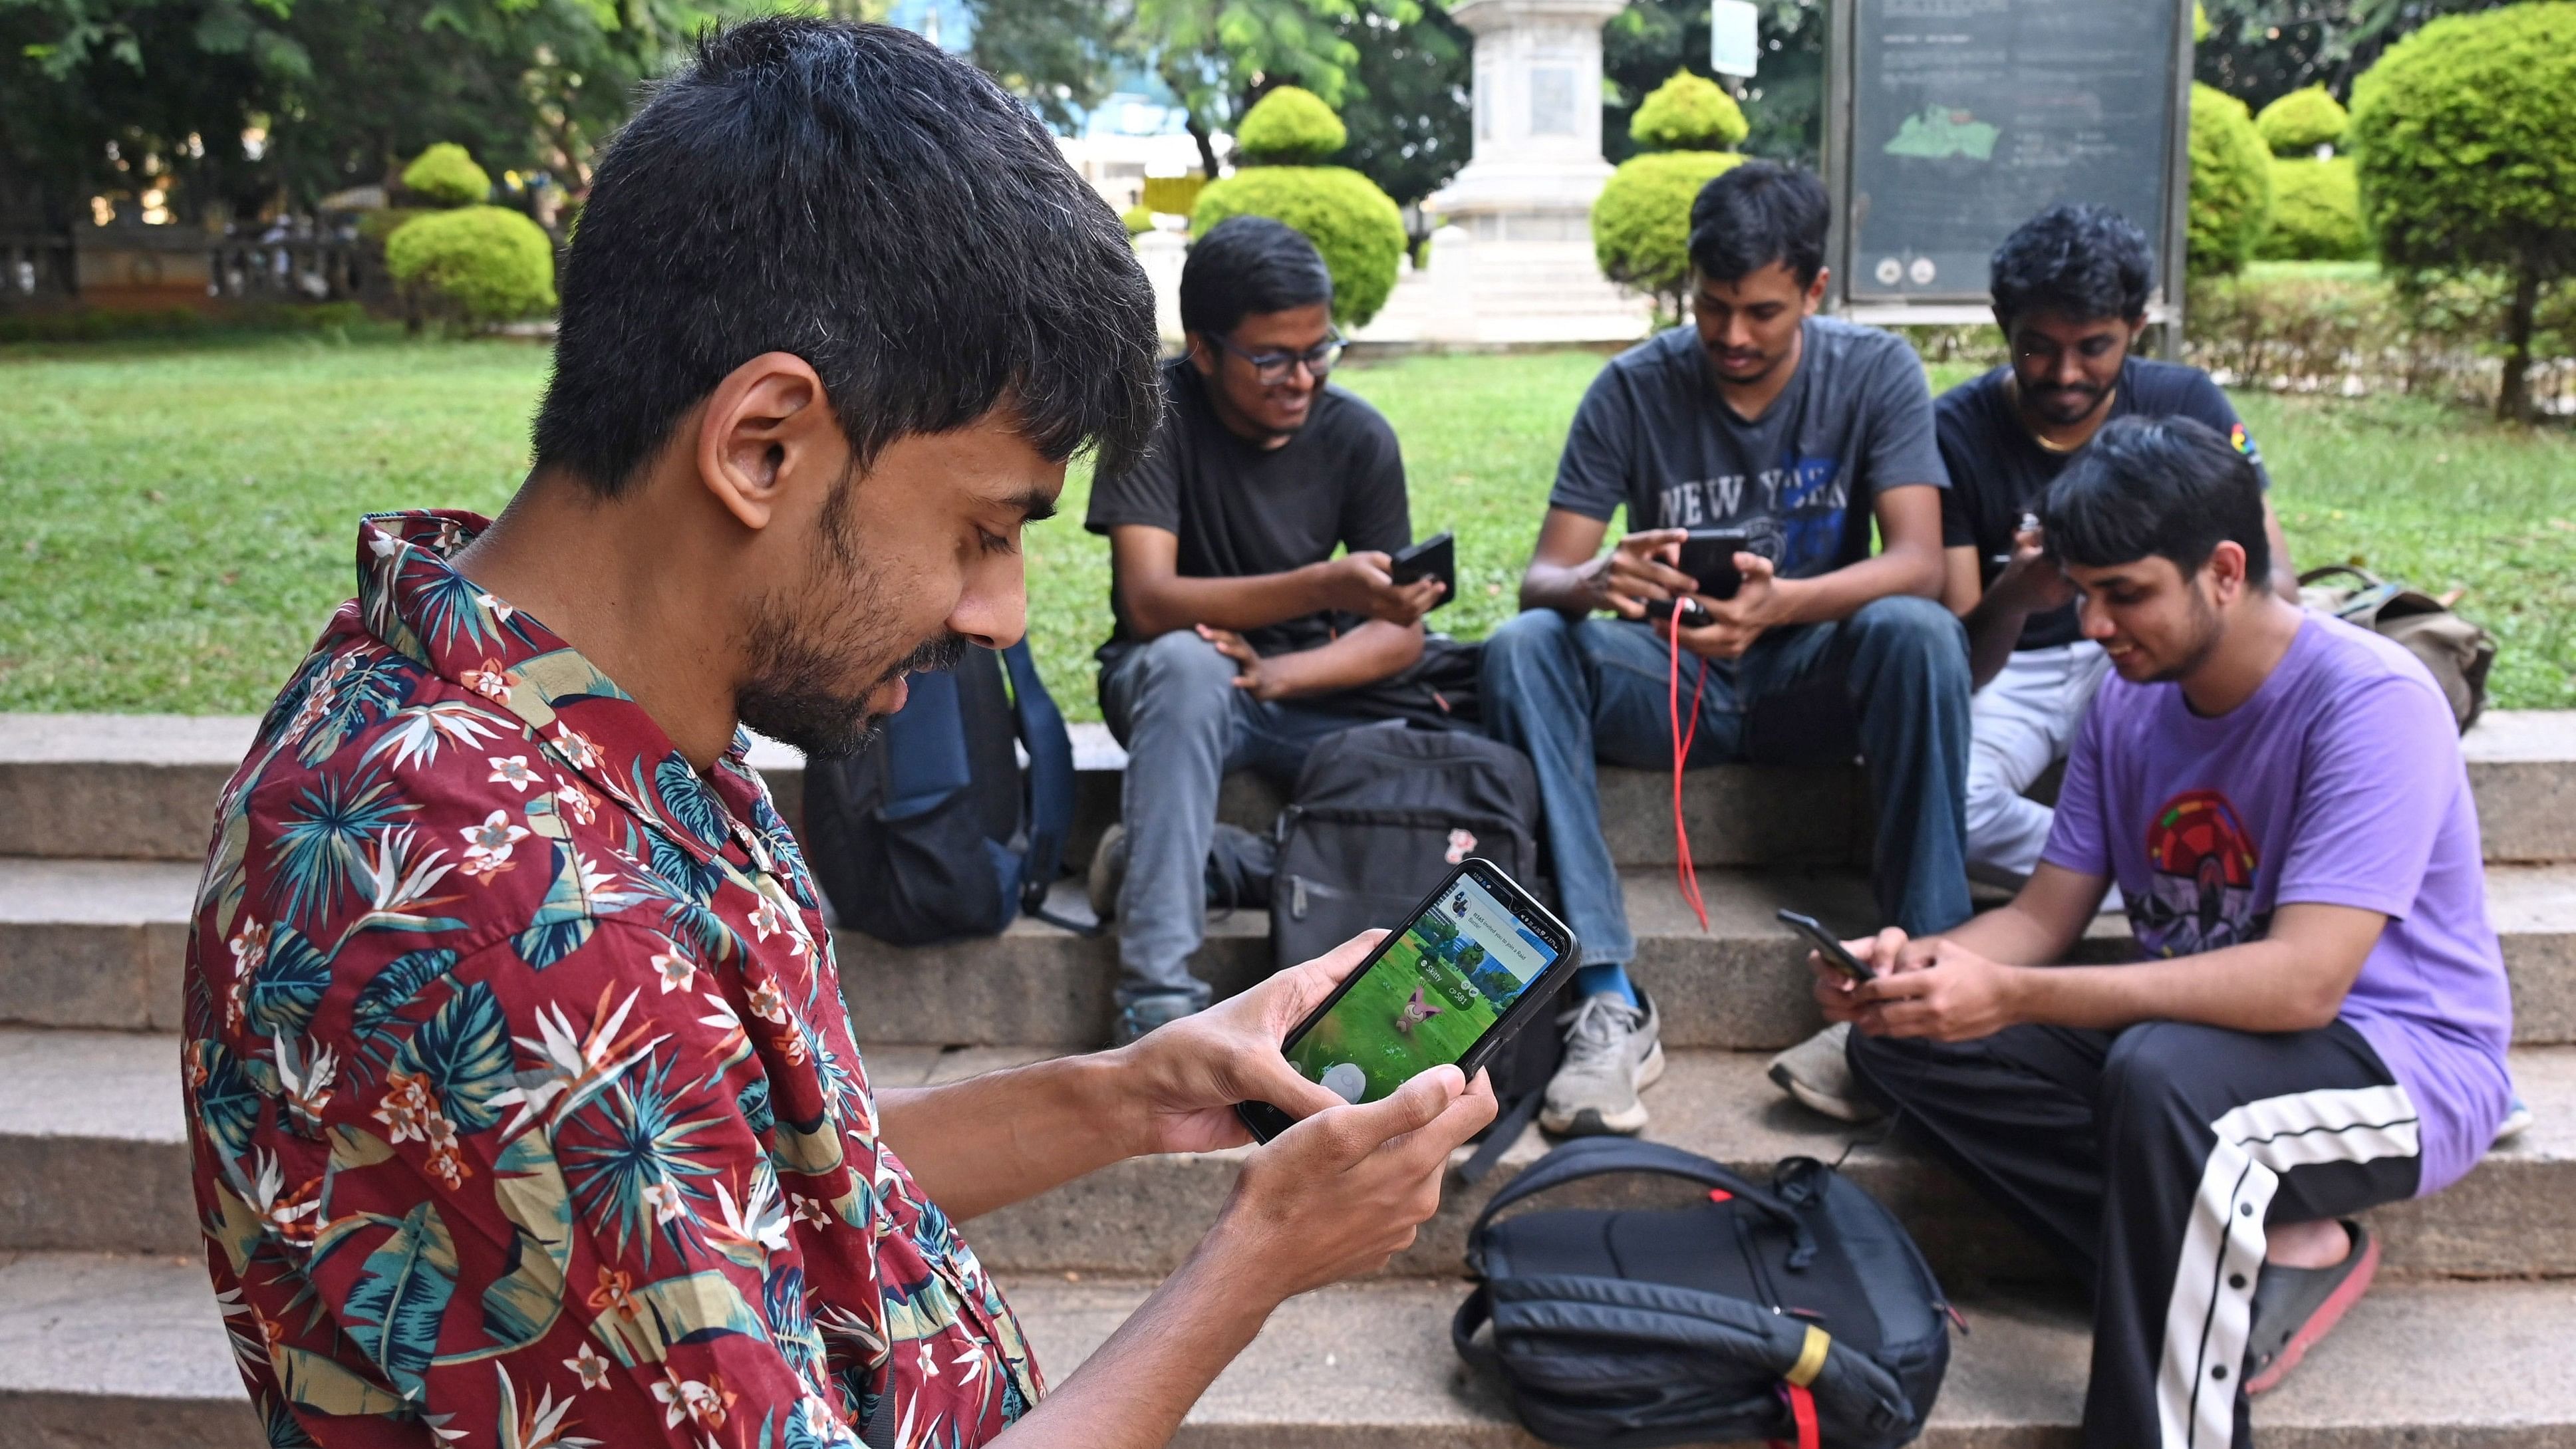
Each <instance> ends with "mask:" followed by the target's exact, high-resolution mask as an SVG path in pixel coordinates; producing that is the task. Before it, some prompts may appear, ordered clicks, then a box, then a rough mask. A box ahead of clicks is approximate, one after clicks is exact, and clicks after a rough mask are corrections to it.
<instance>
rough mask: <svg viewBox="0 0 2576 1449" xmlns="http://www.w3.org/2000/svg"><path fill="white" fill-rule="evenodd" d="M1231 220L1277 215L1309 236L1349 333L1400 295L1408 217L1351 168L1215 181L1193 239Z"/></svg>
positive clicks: (1198, 212) (1287, 169)
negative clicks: (1392, 296)
mask: <svg viewBox="0 0 2576 1449" xmlns="http://www.w3.org/2000/svg"><path fill="white" fill-rule="evenodd" d="M1271 94H1272V95H1274V96H1275V95H1277V94H1279V93H1278V92H1277V91H1273V92H1271ZM1229 216H1267V217H1275V218H1277V219H1278V220H1280V221H1284V222H1286V223H1287V224H1288V225H1290V226H1293V227H1295V228H1296V229H1297V230H1299V231H1301V232H1303V233H1305V235H1306V240H1308V241H1311V242H1313V243H1314V244H1315V250H1317V251H1319V252H1322V253H1323V254H1324V267H1325V269H1326V270H1327V271H1330V272H1331V273H1332V274H1333V319H1334V320H1335V321H1337V322H1339V323H1341V324H1342V325H1343V326H1345V327H1348V328H1351V329H1354V330H1356V329H1358V328H1361V327H1365V326H1367V325H1368V321H1369V319H1370V318H1372V317H1375V316H1376V315H1377V312H1378V309H1379V308H1380V307H1383V306H1385V305H1386V296H1387V293H1389V292H1392V291H1394V290H1395V271H1396V264H1397V262H1398V261H1399V260H1400V259H1401V258H1402V257H1403V256H1404V214H1403V213H1402V212H1400V211H1398V210H1397V209H1396V205H1395V199H1394V198H1393V197H1391V196H1388V195H1387V194H1386V193H1385V192H1383V191H1380V190H1379V189H1378V187H1377V183H1376V182H1374V181H1371V180H1369V179H1368V178H1367V177H1365V176H1362V175H1361V174H1360V173H1358V172H1356V171H1353V170H1351V169H1350V168H1348V167H1346V166H1255V167H1250V168H1248V169H1246V170H1242V171H1238V172H1236V173H1234V174H1233V175H1232V176H1229V177H1226V178H1225V179H1224V180H1222V181H1211V182H1209V183H1208V184H1207V189H1206V190H1204V191H1201V192H1200V193H1199V204H1198V207H1197V209H1195V210H1193V211H1192V212H1191V213H1190V235H1191V237H1192V238H1197V237H1202V236H1205V235H1207V230H1208V228H1209V227H1212V226H1214V225H1216V224H1217V223H1218V222H1220V221H1223V220H1225V219H1226V218H1227V217H1229Z"/></svg>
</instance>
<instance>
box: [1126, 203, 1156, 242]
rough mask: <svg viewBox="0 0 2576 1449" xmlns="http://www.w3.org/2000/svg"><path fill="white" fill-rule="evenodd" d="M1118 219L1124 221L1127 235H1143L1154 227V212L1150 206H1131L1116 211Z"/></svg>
mask: <svg viewBox="0 0 2576 1449" xmlns="http://www.w3.org/2000/svg"><path fill="white" fill-rule="evenodd" d="M1118 219H1119V220H1120V221H1122V222H1124V223H1126V226H1127V234H1128V235H1129V236H1143V235H1144V234H1145V233H1147V232H1149V231H1152V230H1153V229H1154V212H1153V208H1151V207H1147V206H1131V207H1129V208H1127V209H1126V210H1125V211H1122V212H1120V213H1118Z"/></svg>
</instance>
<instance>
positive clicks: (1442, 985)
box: [1236, 860, 1574, 1142]
mask: <svg viewBox="0 0 2576 1449" xmlns="http://www.w3.org/2000/svg"><path fill="white" fill-rule="evenodd" d="M1573 966H1574V934H1573V933H1572V932H1571V931H1568V930H1567V929H1566V928H1565V925H1564V923H1563V922H1561V921H1559V920H1557V918H1556V917H1555V916H1554V915H1552V914H1550V913H1549V912H1548V910H1547V908H1546V907H1545V906H1542V905H1540V904H1539V903H1538V902H1537V901H1535V900H1533V899H1531V898H1530V895H1529V893H1528V892H1527V891H1524V890H1522V889H1521V888H1520V886H1519V885H1518V884H1517V883H1515V882H1514V881H1513V880H1512V878H1511V877H1510V876H1507V875H1505V874H1503V873H1502V871H1501V870H1500V869H1498V868H1496V867H1495V866H1494V865H1493V864H1492V863H1491V862H1489V861H1483V860H1469V861H1467V862H1466V863H1465V864H1463V865H1461V866H1459V867H1458V869H1457V870H1456V871H1454V872H1452V873H1451V874H1450V876H1449V878H1448V879H1447V880H1445V881H1443V882H1441V884H1440V887H1439V889H1437V890H1435V891H1433V892H1432V893H1431V895H1430V897H1429V898H1428V899H1426V900H1425V901H1424V902H1423V903H1422V905H1421V906H1420V907H1419V908H1418V909H1417V910H1416V911H1415V913H1414V917H1413V919H1412V921H1411V922H1410V923H1408V924H1407V925H1406V926H1405V927H1404V929H1402V930H1400V931H1397V932H1396V933H1394V934H1393V935H1390V936H1388V937H1387V938H1386V939H1385V940H1384V941H1381V942H1379V943H1378V948H1377V951H1376V952H1375V954H1373V955H1372V956H1371V957H1370V958H1369V959H1368V960H1367V961H1364V962H1362V963H1361V964H1360V967H1359V969H1358V970H1356V971H1353V972H1352V973H1351V974H1350V976H1349V977H1348V978H1347V979H1346V980H1344V981H1343V982H1342V984H1341V986H1340V988H1339V989H1338V990H1336V991H1335V992H1334V993H1333V995H1332V996H1331V997H1329V998H1327V999H1326V1000H1325V1002H1324V1004H1323V1005H1322V1006H1321V1007H1319V1008H1317V1009H1316V1011H1315V1013H1314V1014H1313V1015H1312V1016H1309V1017H1308V1018H1306V1020H1305V1022H1304V1023H1303V1024H1302V1025H1300V1026H1299V1027H1298V1028H1297V1030H1296V1031H1294V1032H1292V1033H1290V1034H1289V1037H1288V1041H1287V1043H1286V1045H1284V1046H1283V1047H1281V1049H1280V1050H1281V1052H1282V1054H1283V1055H1285V1056H1286V1057H1287V1058H1288V1063H1289V1065H1290V1066H1293V1067H1295V1068H1296V1069H1297V1070H1298V1071H1299V1072H1300V1073H1302V1074H1303V1075H1304V1076H1305V1077H1306V1078H1307V1080H1309V1081H1313V1082H1319V1083H1321V1084H1322V1085H1323V1087H1324V1089H1325V1090H1326V1091H1329V1092H1331V1093H1333V1094H1334V1095H1335V1096H1337V1097H1340V1098H1341V1099H1342V1100H1343V1101H1345V1102H1374V1101H1377V1100H1379V1099H1380V1098H1382V1097H1386V1096H1389V1095H1391V1094H1392V1093H1393V1092H1394V1091H1395V1089H1396V1088H1398V1087H1401V1086H1403V1085H1404V1084H1405V1083H1406V1082H1408V1081H1410V1080H1412V1079H1413V1078H1414V1077H1415V1076H1417V1075H1419V1074H1420V1073H1422V1072H1424V1071H1427V1070H1429V1069H1430V1068H1432V1067H1436V1066H1438V1065H1440V1064H1441V1063H1443V1062H1455V1063H1457V1064H1458V1066H1459V1068H1460V1069H1461V1070H1462V1071H1464V1072H1466V1073H1467V1075H1468V1076H1470V1077H1473V1076H1474V1075H1475V1074H1476V1069H1477V1068H1478V1067H1481V1066H1483V1065H1484V1064H1485V1063H1486V1061H1487V1060H1489V1059H1490V1058H1491V1057H1492V1056H1493V1054H1494V1052H1495V1051H1496V1050H1497V1049H1499V1048H1500V1047H1501V1046H1502V1045H1503V1043H1504V1042H1506V1041H1509V1040H1510V1039H1511V1037H1512V1035H1513V1033H1515V1032H1517V1031H1518V1030H1519V1029H1520V1028H1521V1026H1522V1025H1524V1024H1525V1023H1526V1022H1527V1021H1528V1020H1529V1019H1530V1018H1531V1017H1532V1015H1533V1014H1535V1013H1536V1012H1537V1011H1539V1010H1540V1009H1543V1008H1544V1007H1545V1006H1546V1004H1547V1001H1548V999H1549V997H1550V996H1551V995H1552V994H1553V993H1554V991H1555V989H1556V987H1557V985H1558V984H1560V983H1561V982H1562V981H1563V979H1564V975H1565V973H1566V972H1568V971H1571V970H1572V969H1573ZM1236 1110H1237V1111H1238V1112H1239V1113H1240V1114H1241V1115H1242V1117H1243V1119H1244V1121H1245V1123H1246V1124H1248V1125H1249V1126H1250V1127H1251V1128H1252V1130H1253V1133H1254V1135H1256V1136H1258V1137H1259V1138H1261V1140H1263V1141H1264V1142H1267V1141H1269V1140H1270V1139H1271V1138H1272V1137H1274V1136H1276V1135H1277V1134H1279V1133H1281V1132H1284V1131H1286V1130H1287V1129H1288V1127H1289V1126H1290V1125H1291V1123H1292V1121H1293V1119H1292V1118H1290V1117H1289V1116H1288V1114H1286V1113H1284V1112H1282V1111H1280V1110H1279V1109H1278V1108H1276V1107H1273V1106H1270V1105H1269V1104H1268V1103H1265V1102H1246V1103H1243V1104H1242V1105H1241V1106H1240V1107H1238V1108H1237V1109H1236Z"/></svg>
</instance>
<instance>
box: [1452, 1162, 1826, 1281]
mask: <svg viewBox="0 0 2576 1449" xmlns="http://www.w3.org/2000/svg"><path fill="white" fill-rule="evenodd" d="M1613 1172H1651V1173H1657V1174H1660V1175H1662V1176H1665V1177H1678V1178H1680V1179H1682V1180H1683V1181H1685V1182H1696V1183H1699V1184H1700V1185H1702V1186H1704V1187H1713V1188H1718V1189H1721V1190H1723V1191H1725V1192H1726V1193H1728V1194H1730V1195H1731V1196H1733V1197H1736V1198H1738V1199H1741V1200H1742V1201H1743V1202H1745V1203H1747V1204H1749V1205H1750V1206H1752V1207H1754V1208H1756V1209H1759V1210H1760V1211H1761V1212H1762V1213H1763V1214H1764V1215H1765V1216H1767V1217H1770V1218H1772V1219H1774V1220H1776V1221H1777V1222H1779V1223H1780V1224H1781V1225H1782V1226H1784V1227H1786V1228H1788V1229H1789V1230H1790V1232H1791V1233H1792V1234H1793V1235H1794V1236H1795V1238H1796V1244H1795V1247H1794V1249H1793V1252H1794V1253H1797V1254H1806V1255H1812V1254H1813V1253H1814V1252H1815V1234H1814V1233H1813V1232H1812V1231H1811V1230H1810V1229H1809V1228H1808V1227H1807V1224H1806V1220H1805V1219H1803V1218H1801V1217H1799V1216H1798V1213H1797V1210H1796V1209H1794V1208H1792V1207H1790V1206H1789V1205H1788V1204H1787V1203H1785V1202H1782V1201H1781V1200H1780V1198H1779V1197H1778V1196H1777V1195H1776V1194H1774V1193H1773V1192H1772V1191H1771V1190H1770V1189H1769V1188H1766V1187H1757V1186H1755V1185H1754V1184H1753V1183H1752V1182H1751V1181H1750V1180H1748V1179H1747V1178H1745V1177H1744V1176H1743V1175H1741V1174H1739V1173H1736V1172H1733V1171H1731V1170H1729V1169H1728V1168H1726V1167H1723V1166H1721V1165H1719V1164H1718V1163H1715V1162H1711V1161H1710V1160H1708V1159H1707V1158H1705V1157H1702V1156H1700V1155H1699V1154H1698V1153H1696V1152H1684V1151H1682V1150H1681V1149H1680V1148H1678V1147H1667V1146H1665V1145H1664V1144H1663V1143H1660V1142H1639V1141H1636V1140H1634V1139H1632V1138H1627V1137H1579V1138H1576V1139H1575V1140H1574V1141H1572V1142H1569V1143H1567V1144H1565V1145H1564V1146H1563V1147H1560V1148H1558V1149H1556V1150H1555V1151H1554V1152H1551V1153H1549V1154H1548V1155H1547V1156H1545V1157H1542V1158H1540V1159H1539V1160H1538V1161H1537V1162H1536V1163H1535V1164H1533V1165H1532V1166H1531V1167H1530V1168H1529V1169H1528V1170H1527V1171H1525V1172H1523V1173H1522V1174H1521V1175H1520V1176H1518V1177H1515V1178H1513V1179H1512V1180H1511V1181H1510V1182H1509V1183H1508V1184H1506V1185H1505V1186H1504V1188H1503V1190H1502V1191H1500V1192H1498V1193H1495V1194H1494V1196H1493V1198H1492V1200H1491V1201H1489V1202H1487V1203H1486V1204H1485V1210H1484V1211H1483V1212H1481V1213H1478V1214H1477V1215H1476V1225H1475V1226H1474V1227H1473V1228H1471V1229H1469V1230H1468V1234H1467V1237H1468V1241H1469V1242H1471V1243H1472V1242H1474V1241H1475V1240H1476V1238H1477V1237H1478V1236H1479V1235H1481V1234H1482V1233H1483V1232H1484V1230H1485V1226H1486V1225H1487V1224H1488V1223H1491V1222H1492V1221H1493V1220H1494V1215H1495V1214H1497V1213H1499V1212H1501V1211H1502V1210H1503V1209H1505V1208H1507V1207H1510V1206H1511V1205H1512V1204H1514V1203H1516V1202H1520V1201H1522V1200H1523V1199H1525V1198H1529V1197H1533V1196H1536V1195H1537V1194H1539V1193H1542V1192H1546V1191H1548V1190H1549V1189H1551V1188H1557V1187H1563V1186H1564V1185H1566V1184H1567V1183H1569V1182H1579V1181H1581V1180H1583V1179H1584V1178H1587V1177H1600V1176H1603V1175H1605V1174H1608V1173H1613Z"/></svg>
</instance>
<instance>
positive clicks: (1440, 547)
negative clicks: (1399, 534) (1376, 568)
mask: <svg viewBox="0 0 2576 1449" xmlns="http://www.w3.org/2000/svg"><path fill="white" fill-rule="evenodd" d="M1391 564H1392V566H1391V567H1390V568H1388V570H1387V577H1389V578H1391V579H1393V580H1395V581H1396V582H1397V583H1399V584H1409V583H1413V582H1415V581H1417V580H1420V579H1438V580H1439V581H1440V583H1441V590H1440V597H1439V599H1437V600H1436V601H1434V602H1433V604H1432V605H1431V607H1432V608H1434V609H1438V608H1441V607H1443V606H1445V605H1446V604H1447V603H1448V602H1449V601H1450V600H1451V599H1454V598H1456V597H1457V596H1458V540H1457V536H1456V535H1454V534H1450V533H1436V534H1433V535H1432V536H1431V537H1429V538H1426V539H1424V540H1423V541H1422V542H1420V543H1417V544H1415V545H1414V546H1413V547H1411V548H1408V549H1406V550H1405V551H1404V552H1402V553H1400V554H1397V555H1396V556H1395V557H1394V559H1393V560H1392V561H1391Z"/></svg>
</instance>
